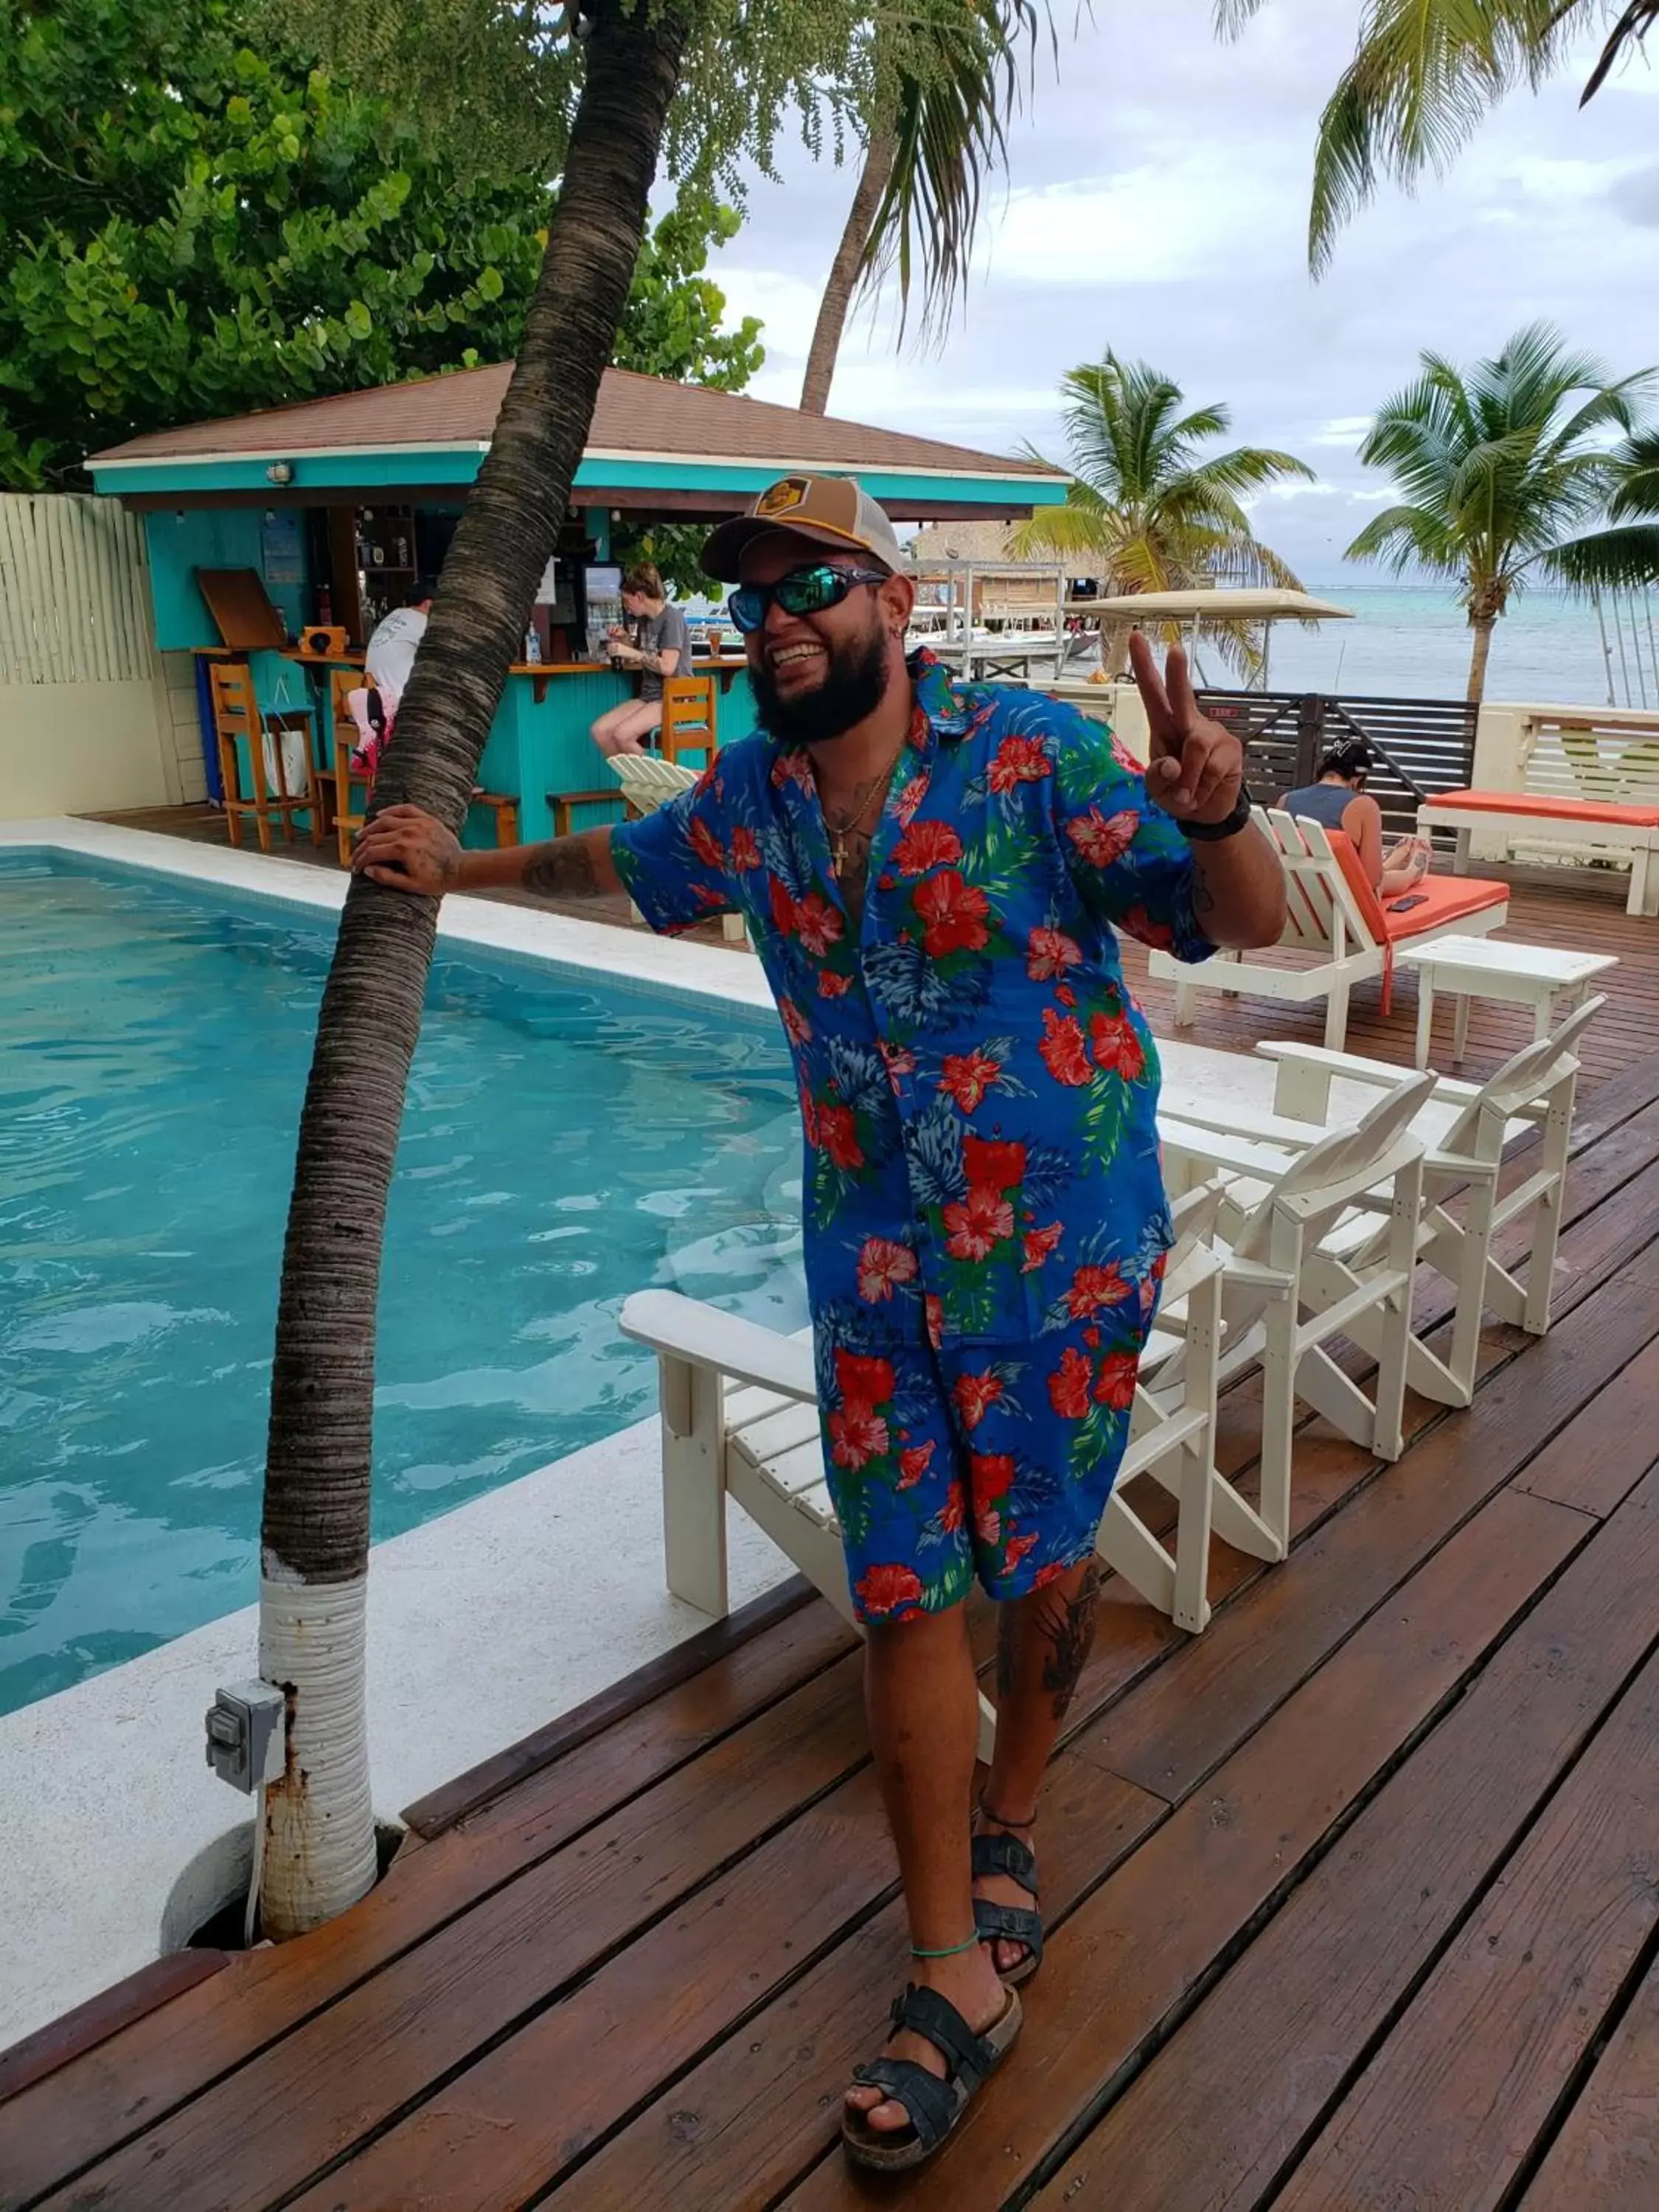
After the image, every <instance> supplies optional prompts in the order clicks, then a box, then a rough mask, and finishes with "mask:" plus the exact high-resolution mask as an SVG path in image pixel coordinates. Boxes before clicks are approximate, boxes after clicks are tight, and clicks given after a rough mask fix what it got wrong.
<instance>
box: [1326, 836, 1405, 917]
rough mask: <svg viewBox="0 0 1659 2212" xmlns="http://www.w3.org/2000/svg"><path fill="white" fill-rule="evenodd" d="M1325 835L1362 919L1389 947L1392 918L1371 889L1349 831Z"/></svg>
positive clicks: (1368, 878) (1362, 862) (1369, 880)
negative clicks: (1389, 917) (1389, 921)
mask: <svg viewBox="0 0 1659 2212" xmlns="http://www.w3.org/2000/svg"><path fill="white" fill-rule="evenodd" d="M1325 835H1326V836H1328V838H1329V839H1330V841H1331V850H1332V852H1334V854H1335V855H1336V857H1337V860H1338V861H1339V863H1340V866H1341V869H1342V872H1343V874H1344V875H1345V876H1346V878H1347V879H1348V889H1349V890H1351V891H1352V893H1353V896H1354V904H1355V905H1356V906H1357V907H1358V908H1359V913H1360V918H1361V920H1362V921H1364V925H1365V927H1366V928H1367V929H1369V930H1370V933H1371V936H1372V937H1373V939H1375V940H1376V943H1377V944H1378V945H1382V944H1385V943H1386V942H1387V940H1388V935H1389V923H1388V918H1387V916H1386V915H1384V914H1383V902H1382V901H1381V899H1379V898H1378V897H1377V896H1376V891H1375V890H1373V889H1372V888H1371V879H1370V877H1369V876H1368V875H1367V874H1366V873H1365V864H1364V861H1363V860H1361V859H1360V857H1359V854H1358V848H1356V846H1355V844H1354V842H1353V839H1352V837H1350V836H1349V835H1348V833H1347V831H1346V829H1328V830H1327V831H1326V832H1325ZM1403 918H1404V917H1401V919H1403Z"/></svg>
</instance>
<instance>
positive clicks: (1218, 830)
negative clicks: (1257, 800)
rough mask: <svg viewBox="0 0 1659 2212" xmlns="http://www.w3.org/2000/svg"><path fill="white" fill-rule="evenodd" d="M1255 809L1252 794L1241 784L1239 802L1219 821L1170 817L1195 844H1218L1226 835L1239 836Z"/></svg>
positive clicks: (1247, 824) (1177, 827)
mask: <svg viewBox="0 0 1659 2212" xmlns="http://www.w3.org/2000/svg"><path fill="white" fill-rule="evenodd" d="M1253 811H1254V808H1253V805H1252V802H1251V799H1250V794H1249V792H1248V791H1246V790H1245V788H1244V787H1243V784H1241V785H1240V786H1239V789H1238V800H1237V805H1235V806H1234V808H1233V811H1232V812H1231V814H1229V815H1227V816H1226V817H1225V818H1224V819H1223V820H1221V821H1219V822H1182V821H1181V820H1180V819H1179V818H1178V817H1176V816H1175V815H1171V816H1170V820H1171V821H1172V822H1174V823H1175V826H1176V829H1179V830H1180V832H1181V834H1182V836H1183V837H1188V838H1190V839H1191V840H1192V842H1194V844H1195V845H1218V844H1219V843H1220V842H1221V841H1222V839H1223V838H1224V837H1237V835H1238V833H1239V831H1240V830H1241V829H1245V828H1247V827H1248V826H1249V819H1250V816H1251V813H1252V812H1253Z"/></svg>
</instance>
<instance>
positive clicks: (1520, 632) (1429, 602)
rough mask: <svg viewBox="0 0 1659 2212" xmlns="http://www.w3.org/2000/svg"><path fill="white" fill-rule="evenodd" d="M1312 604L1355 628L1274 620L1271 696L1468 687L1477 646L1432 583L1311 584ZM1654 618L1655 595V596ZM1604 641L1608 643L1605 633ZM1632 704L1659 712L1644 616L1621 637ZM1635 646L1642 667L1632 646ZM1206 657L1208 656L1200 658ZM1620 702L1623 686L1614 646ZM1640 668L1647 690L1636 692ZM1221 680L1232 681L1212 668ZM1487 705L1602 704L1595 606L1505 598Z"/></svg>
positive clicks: (1547, 597) (1406, 693)
mask: <svg viewBox="0 0 1659 2212" xmlns="http://www.w3.org/2000/svg"><path fill="white" fill-rule="evenodd" d="M1308 588H1309V590H1310V592H1313V594H1314V596H1315V597H1316V598H1317V599H1328V600H1329V601H1331V602H1332V604H1333V605H1337V606H1341V607H1347V608H1349V609H1351V610H1352V615H1353V619H1352V621H1351V622H1330V623H1322V624H1320V626H1319V627H1318V628H1317V629H1303V628H1302V627H1301V626H1300V625H1299V624H1297V623H1276V624H1275V625H1274V628H1273V645H1272V659H1271V662H1270V665H1269V669H1268V684H1269V686H1270V688H1271V689H1273V690H1275V691H1281V690H1282V691H1325V692H1333V693H1335V694H1337V695H1339V696H1343V695H1346V696H1349V697H1354V696H1358V697H1360V698H1372V697H1378V696H1383V697H1392V698H1410V699H1461V698H1462V696H1464V690H1465V687H1466V686H1467V684H1468V674H1469V654H1470V651H1471V649H1472V646H1473V639H1472V637H1471V635H1470V632H1469V628H1468V620H1467V618H1466V617H1465V615H1464V613H1463V610H1462V608H1461V607H1460V606H1459V605H1458V604H1457V600H1456V598H1455V594H1454V593H1453V592H1450V591H1448V590H1445V589H1443V588H1441V587H1439V586H1424V585H1407V584H1400V585H1370V586H1365V587H1364V588H1363V589H1357V588H1356V587H1355V586H1354V585H1353V584H1352V581H1351V580H1350V581H1348V582H1338V583H1334V584H1330V585H1323V584H1310V585H1309V586H1308ZM1655 611H1656V617H1659V595H1656V610H1655ZM1608 643H1609V645H1610V646H1611V645H1613V631H1612V629H1611V627H1610V628H1609V631H1608ZM1624 646H1625V660H1624V666H1625V669H1626V670H1627V671H1628V676H1629V701H1630V704H1632V706H1641V705H1643V704H1644V703H1646V704H1649V705H1652V706H1659V678H1656V676H1655V673H1654V670H1653V665H1652V652H1653V647H1652V642H1651V641H1650V637H1649V635H1648V632H1647V629H1646V624H1645V620H1644V622H1643V623H1642V625H1641V630H1640V635H1639V637H1638V638H1637V639H1634V640H1633V639H1632V635H1631V631H1630V629H1629V626H1628V623H1626V628H1625V631H1624ZM1638 646H1639V648H1640V659H1639V663H1638V659H1637V657H1636V656H1637V647H1638ZM1204 657H1205V659H1206V661H1207V660H1208V659H1209V656H1208V655H1206V656H1204ZM1613 659H1614V682H1615V688H1616V692H1617V696H1618V699H1619V702H1620V704H1621V705H1622V704H1623V703H1624V702H1625V698H1626V690H1625V682H1624V678H1623V676H1622V674H1621V672H1620V664H1619V658H1618V653H1617V648H1616V647H1614V655H1613ZM1638 671H1639V675H1640V677H1641V678H1642V679H1644V684H1645V692H1644V690H1642V689H1641V688H1638ZM1210 672H1211V673H1212V675H1213V676H1214V678H1216V680H1217V681H1218V682H1231V681H1233V680H1235V679H1232V678H1227V677H1226V676H1225V673H1224V671H1221V670H1220V669H1219V668H1218V667H1212V669H1211V671H1210ZM1486 696H1487V698H1489V699H1494V700H1502V699H1517V700H1531V701H1536V702H1541V703H1545V704H1550V705H1584V706H1603V707H1604V706H1606V705H1607V664H1606V662H1605V661H1604V659H1603V658H1602V653H1601V636H1600V634H1599V632H1598V630H1597V628H1596V620H1595V609H1594V607H1592V606H1589V605H1585V604H1584V603H1583V602H1582V601H1579V600H1576V599H1564V598H1562V597H1561V596H1560V595H1559V593H1555V592H1531V593H1526V594H1523V595H1522V597H1521V598H1520V599H1516V600H1514V601H1513V602H1511V605H1510V611H1509V612H1508V613H1507V614H1506V615H1504V617H1503V618H1502V620H1501V621H1500V622H1499V623H1498V629H1497V632H1496V634H1495V635H1494V637H1493V640H1492V659H1491V663H1490V665H1489V666H1488V670H1487V675H1486Z"/></svg>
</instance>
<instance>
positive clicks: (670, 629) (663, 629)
mask: <svg viewBox="0 0 1659 2212" xmlns="http://www.w3.org/2000/svg"><path fill="white" fill-rule="evenodd" d="M622 603H623V609H624V611H625V612H626V613H627V615H628V617H629V629H627V630H624V629H614V630H612V631H611V665H612V666H613V667H616V668H620V669H624V670H626V669H635V668H637V669H640V670H641V671H643V676H644V680H643V682H642V683H641V685H640V696H639V697H638V698H637V699H626V700H624V701H623V703H622V705H621V706H620V707H612V708H610V709H609V710H608V712H606V713H605V714H601V715H600V716H599V720H598V721H597V722H595V723H594V725H593V728H592V738H593V742H594V744H596V745H597V746H598V747H599V750H600V751H601V752H602V753H603V754H604V755H605V758H606V759H607V760H609V759H610V757H611V755H612V754H613V753H642V752H643V751H644V750H645V740H646V739H647V738H648V737H649V736H650V734H651V732H653V730H654V729H655V728H656V727H657V726H658V725H659V723H660V722H661V720H662V687H663V682H664V679H665V678H666V677H670V676H676V675H678V676H684V674H685V673H686V672H687V671H688V670H689V669H690V665H691V637H690V632H689V631H688V630H687V629H686V627H685V617H684V615H683V614H682V613H681V612H680V611H679V609H678V607H677V606H674V605H671V602H670V600H669V598H668V594H667V593H666V592H665V591H664V589H663V582H662V578H661V577H660V576H659V574H658V573H657V571H656V569H655V568H653V567H652V565H651V563H650V562H648V561H642V562H640V564H639V566H638V567H637V568H630V569H629V572H628V574H626V575H625V576H624V577H623V587H622ZM630 631H631V633H632V634H631V635H630V634H629V633H630Z"/></svg>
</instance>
